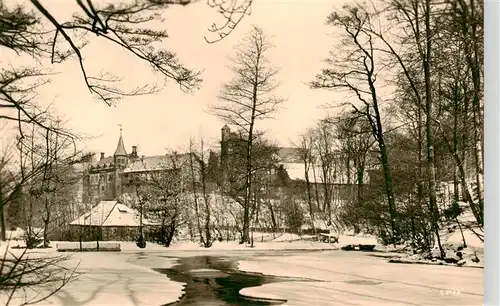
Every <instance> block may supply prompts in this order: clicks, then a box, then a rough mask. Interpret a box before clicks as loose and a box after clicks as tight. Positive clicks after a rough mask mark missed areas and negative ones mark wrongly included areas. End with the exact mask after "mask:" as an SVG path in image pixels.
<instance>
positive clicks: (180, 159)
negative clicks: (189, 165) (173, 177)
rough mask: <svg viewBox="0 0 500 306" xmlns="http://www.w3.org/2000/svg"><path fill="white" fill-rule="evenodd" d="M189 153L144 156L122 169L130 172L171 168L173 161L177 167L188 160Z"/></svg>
mask: <svg viewBox="0 0 500 306" xmlns="http://www.w3.org/2000/svg"><path fill="white" fill-rule="evenodd" d="M188 158H189V154H188V153H187V154H177V157H174V155H173V154H168V155H157V156H144V157H140V158H138V159H136V160H134V161H133V162H131V163H130V164H129V165H128V166H127V167H126V168H125V169H124V170H123V172H125V173H130V172H143V171H158V170H164V169H173V168H174V161H175V163H176V165H175V166H176V167H177V168H179V167H181V166H182V165H184V164H185V163H186V162H188V160H189V159H188Z"/></svg>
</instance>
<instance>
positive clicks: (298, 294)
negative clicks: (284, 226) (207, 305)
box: [239, 252, 483, 306]
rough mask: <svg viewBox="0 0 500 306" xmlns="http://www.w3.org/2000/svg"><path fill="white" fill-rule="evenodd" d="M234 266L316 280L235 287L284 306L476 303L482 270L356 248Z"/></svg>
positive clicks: (241, 263)
mask: <svg viewBox="0 0 500 306" xmlns="http://www.w3.org/2000/svg"><path fill="white" fill-rule="evenodd" d="M239 269H240V270H242V271H247V272H255V273H264V274H266V275H278V276H288V277H299V278H304V279H306V280H311V279H312V280H315V281H303V282H281V283H271V284H265V285H263V286H259V287H249V288H244V289H242V290H241V291H240V293H241V294H242V295H245V296H249V297H254V298H274V299H281V300H283V299H284V300H287V303H285V305H324V306H328V305H480V304H481V302H482V295H483V270H482V269H471V268H455V267H446V266H429V265H394V264H388V263H386V262H385V261H383V260H381V259H380V258H374V257H370V256H367V255H366V254H363V253H360V252H315V253H308V254H304V255H292V256H286V257H284V256H283V257H278V256H269V257H265V256H259V257H258V258H251V259H248V260H242V261H239Z"/></svg>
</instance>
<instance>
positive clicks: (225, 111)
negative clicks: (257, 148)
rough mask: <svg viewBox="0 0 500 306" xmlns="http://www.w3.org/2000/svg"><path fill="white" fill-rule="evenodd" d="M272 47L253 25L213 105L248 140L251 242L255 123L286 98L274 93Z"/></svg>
mask: <svg viewBox="0 0 500 306" xmlns="http://www.w3.org/2000/svg"><path fill="white" fill-rule="evenodd" d="M271 47H272V45H271V42H270V40H269V38H267V37H266V36H265V34H264V33H263V31H262V29H260V28H258V27H254V28H253V29H252V31H251V32H250V34H249V35H248V36H247V37H245V38H244V39H243V41H242V42H241V43H240V44H239V45H238V46H237V47H236V55H235V57H234V58H233V59H232V62H233V64H232V66H231V67H230V69H231V71H232V72H233V73H234V74H235V77H234V79H233V80H232V81H231V82H229V83H227V84H224V85H223V87H222V90H221V93H220V95H219V100H220V103H219V104H217V105H213V106H212V110H213V112H214V113H215V114H216V115H217V116H218V117H219V118H221V119H222V120H224V121H225V122H227V123H228V124H230V125H233V126H236V127H237V128H238V130H239V132H240V133H241V135H243V137H244V140H245V141H244V143H245V147H246V149H245V161H246V162H245V163H246V170H245V184H244V186H245V194H244V197H243V201H242V203H241V204H242V207H243V211H244V213H243V236H242V239H241V242H242V243H244V242H249V228H250V206H251V201H252V177H253V172H254V169H253V158H252V147H253V143H254V141H255V140H256V139H257V136H258V135H257V134H256V133H255V131H256V128H255V126H256V123H257V121H259V120H262V119H266V118H270V117H271V115H272V114H273V113H274V112H275V111H276V110H277V107H278V105H279V104H280V103H281V102H282V101H283V99H282V98H279V97H277V96H275V95H274V94H273V91H274V90H275V89H276V88H277V84H276V83H275V81H274V77H275V76H276V74H277V72H278V70H277V69H275V68H272V67H271V65H270V63H269V60H268V58H267V54H268V51H269V50H270V48H271Z"/></svg>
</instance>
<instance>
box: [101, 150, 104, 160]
mask: <svg viewBox="0 0 500 306" xmlns="http://www.w3.org/2000/svg"><path fill="white" fill-rule="evenodd" d="M103 158H104V152H101V159H100V160H102V159H103Z"/></svg>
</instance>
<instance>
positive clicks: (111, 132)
mask: <svg viewBox="0 0 500 306" xmlns="http://www.w3.org/2000/svg"><path fill="white" fill-rule="evenodd" d="M202 2H204V1H202ZM341 2H343V1H333V0H330V1H328V0H256V1H255V4H254V5H253V8H252V14H251V15H250V16H247V17H246V18H245V19H244V20H243V22H242V23H241V24H240V25H239V26H238V28H237V29H236V30H235V31H234V32H233V33H232V34H231V35H230V36H228V37H226V38H225V39H224V40H222V41H220V42H218V43H216V44H207V43H206V42H205V40H204V38H203V37H204V35H207V34H209V32H208V30H207V28H208V27H209V26H210V25H211V24H212V23H213V22H214V21H216V20H217V14H216V13H215V12H214V11H213V10H211V9H210V8H209V7H208V6H207V5H206V4H205V3H200V4H195V5H188V6H186V7H173V8H170V9H168V12H167V13H166V16H165V17H166V20H165V23H164V24H165V28H166V29H167V31H168V33H169V35H170V38H169V39H167V40H166V42H165V46H166V47H168V48H169V49H170V50H173V51H175V52H177V53H178V56H179V59H180V60H181V62H182V63H184V64H185V65H186V66H187V67H189V68H193V69H198V70H203V75H202V77H203V84H202V88H201V89H200V90H198V91H196V92H194V93H193V94H186V93H183V92H181V91H180V90H179V88H178V86H177V85H176V84H175V83H173V82H170V83H169V84H168V85H167V87H166V88H165V89H164V90H163V91H161V92H160V93H159V94H157V95H149V96H140V97H133V98H124V99H123V100H121V101H120V102H119V103H118V105H117V106H115V107H108V106H106V105H105V104H103V103H102V102H100V101H97V100H95V99H94V98H93V97H92V96H91V95H90V94H89V92H88V90H87V88H86V87H85V85H84V83H83V80H82V76H81V73H80V70H79V69H78V64H77V62H76V61H69V62H67V63H64V64H60V65H57V66H55V67H54V66H52V67H51V68H52V69H54V70H56V71H57V72H60V74H59V75H57V76H55V77H54V78H53V79H52V82H51V83H50V84H48V85H46V86H44V87H43V89H41V91H40V96H39V98H40V99H41V100H43V101H45V102H46V103H47V102H50V103H52V107H53V109H54V110H56V112H57V114H58V115H59V116H62V117H64V118H65V119H66V120H68V125H69V126H70V127H71V128H72V129H73V130H74V131H75V132H77V133H80V134H84V135H87V136H90V137H92V138H91V139H89V140H86V141H85V147H86V149H87V150H91V151H94V152H101V151H104V152H105V153H106V155H110V154H112V153H113V151H114V149H115V147H116V143H117V140H118V135H119V124H121V125H122V126H123V137H124V141H125V146H126V149H127V151H130V147H131V146H132V145H137V146H138V147H139V151H140V153H139V154H141V155H154V154H164V153H165V151H166V149H177V150H182V149H183V148H185V147H186V146H187V143H188V139H189V137H190V136H194V137H199V136H200V135H203V136H204V137H205V138H207V139H208V140H210V141H211V142H212V143H216V141H218V138H219V135H220V128H221V126H222V125H223V123H222V122H221V121H219V119H217V118H215V117H214V116H213V115H210V114H208V113H207V108H208V106H209V104H210V103H213V102H216V99H217V94H218V92H219V88H220V86H221V84H222V83H224V82H227V81H229V80H230V79H231V77H232V76H231V73H230V72H229V70H228V69H227V65H228V59H227V57H228V56H231V55H232V50H233V46H234V45H236V44H237V42H238V39H240V38H241V36H242V35H244V34H245V33H247V32H248V31H249V29H250V26H251V25H257V26H260V27H261V28H263V30H264V31H265V33H266V34H267V35H269V36H271V37H272V39H273V43H274V44H275V48H274V49H273V50H272V51H271V52H270V53H269V58H270V60H271V61H272V62H273V63H274V65H275V66H277V67H279V68H280V69H281V70H280V73H279V75H278V81H279V82H280V83H281V84H282V85H281V87H280V88H279V90H278V91H277V94H278V95H281V96H283V97H284V98H287V101H286V102H285V103H284V104H283V109H282V110H281V111H280V112H279V113H278V114H277V115H276V119H275V120H270V121H266V122H259V126H258V128H261V129H265V130H266V131H267V132H268V137H269V138H271V139H273V140H275V141H277V142H278V143H279V144H281V145H284V146H287V145H290V142H291V141H293V140H295V139H296V138H297V136H298V134H300V133H301V132H303V131H304V130H305V129H306V128H307V127H309V126H311V125H312V124H313V123H314V120H316V119H318V118H320V117H322V116H324V115H325V110H324V109H322V108H321V107H320V106H321V105H323V104H325V103H330V102H333V101H335V100H337V101H339V99H340V100H341V99H342V98H343V96H342V95H339V94H334V93H331V92H325V91H321V90H311V89H309V88H308V86H307V84H306V83H307V82H308V81H310V80H312V78H313V77H314V75H315V74H316V73H317V72H319V70H320V69H321V67H323V66H324V64H323V63H322V60H323V59H324V58H325V57H326V56H327V55H328V51H329V50H330V49H332V48H333V47H334V45H335V43H336V42H335V40H334V39H333V38H332V37H331V33H332V31H333V29H332V28H331V27H329V26H326V25H325V20H326V16H327V15H328V14H329V13H330V12H332V10H333V8H334V7H338V6H340V5H341V4H342V3H341ZM43 3H46V6H47V7H48V8H49V9H50V10H51V11H52V12H54V14H55V15H56V16H57V17H58V18H60V19H64V18H65V17H66V16H68V14H71V13H72V12H74V11H75V8H74V4H73V3H74V2H73V1H67V0H50V1H49V0H45V1H43ZM83 56H84V58H85V62H86V65H87V67H88V70H89V71H91V72H94V73H98V72H99V71H102V70H104V71H108V72H112V73H114V74H116V75H118V76H121V77H123V78H124V79H126V83H127V84H130V85H131V86H132V85H142V84H144V83H154V82H158V81H161V80H160V79H156V78H155V77H154V76H153V74H152V73H151V71H150V69H149V67H148V65H147V64H146V63H144V62H142V61H141V60H139V59H136V58H134V57H132V56H130V55H128V54H127V52H126V51H124V50H122V49H120V48H118V47H116V46H113V45H109V44H107V43H105V42H102V41H100V40H92V41H91V43H90V44H89V45H88V46H87V47H85V49H84V51H83ZM15 61H18V59H16V58H15V57H14V58H13V59H12V64H18V63H17V62H15Z"/></svg>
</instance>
